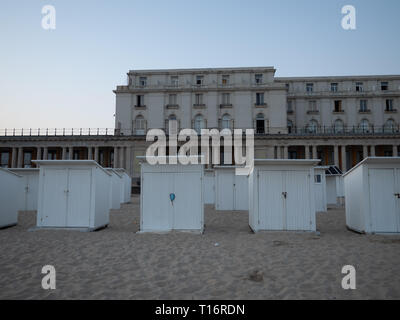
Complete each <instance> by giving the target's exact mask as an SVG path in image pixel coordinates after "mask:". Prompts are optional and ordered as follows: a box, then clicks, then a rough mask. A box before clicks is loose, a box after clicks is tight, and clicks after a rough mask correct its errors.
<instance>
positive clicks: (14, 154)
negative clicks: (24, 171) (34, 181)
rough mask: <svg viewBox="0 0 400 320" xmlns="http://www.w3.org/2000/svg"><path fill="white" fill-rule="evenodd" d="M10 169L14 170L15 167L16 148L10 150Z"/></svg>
mask: <svg viewBox="0 0 400 320" xmlns="http://www.w3.org/2000/svg"><path fill="white" fill-rule="evenodd" d="M11 167H12V168H16V167H17V148H12V154H11Z"/></svg>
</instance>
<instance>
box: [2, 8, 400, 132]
mask: <svg viewBox="0 0 400 320" xmlns="http://www.w3.org/2000/svg"><path fill="white" fill-rule="evenodd" d="M47 4H49V5H53V6H54V7H55V9H56V29H55V30H44V29H43V28H42V26H41V20H42V17H43V15H42V13H41V10H42V7H43V6H44V5H47ZM344 5H353V6H354V7H355V8H356V18H357V24H356V28H357V29H356V30H351V31H348V30H347V31H346V30H343V29H342V27H341V19H342V17H343V15H342V13H341V8H342V7H343V6H344ZM399 16H400V1H398V0H379V1H378V0H352V1H350V0H346V1H339V0H270V1H267V0H230V1H228V0H212V1H209V0H202V1H192V0H169V1H165V0H160V1H151V0H146V1H134V0H129V1H128V0H127V1H122V0H115V1H105V0H104V1H102V0H85V1H75V0H68V1H67V0H1V2H0V26H1V28H0V129H4V128H14V127H15V128H39V127H40V128H46V127H49V128H55V127H57V128H63V127H66V128H71V127H74V128H80V127H84V128H89V127H90V128H97V127H100V128H106V127H108V128H112V127H114V116H113V115H114V112H115V95H114V93H113V92H112V90H113V89H115V87H116V86H117V85H123V84H126V73H127V72H128V71H129V70H131V69H164V68H195V67H246V66H274V67H275V68H276V69H277V73H276V76H314V75H365V74H371V75H374V74H400V41H399V31H400V19H399Z"/></svg>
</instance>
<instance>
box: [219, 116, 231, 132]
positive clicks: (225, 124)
mask: <svg viewBox="0 0 400 320" xmlns="http://www.w3.org/2000/svg"><path fill="white" fill-rule="evenodd" d="M231 122H232V120H231V116H230V115H229V114H224V115H223V116H222V121H221V129H231Z"/></svg>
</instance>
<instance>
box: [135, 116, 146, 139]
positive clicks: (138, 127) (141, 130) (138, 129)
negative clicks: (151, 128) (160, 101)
mask: <svg viewBox="0 0 400 320" xmlns="http://www.w3.org/2000/svg"><path fill="white" fill-rule="evenodd" d="M145 133H146V121H145V120H144V117H143V116H142V115H138V116H137V117H136V119H135V134H137V135H144V134H145Z"/></svg>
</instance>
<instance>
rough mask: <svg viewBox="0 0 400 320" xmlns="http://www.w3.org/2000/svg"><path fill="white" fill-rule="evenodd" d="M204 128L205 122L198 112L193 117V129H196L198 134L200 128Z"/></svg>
mask: <svg viewBox="0 0 400 320" xmlns="http://www.w3.org/2000/svg"><path fill="white" fill-rule="evenodd" d="M204 128H205V122H204V117H203V116H202V115H201V114H198V115H197V116H196V117H195V118H194V130H196V132H197V133H198V134H200V133H201V129H204Z"/></svg>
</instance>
